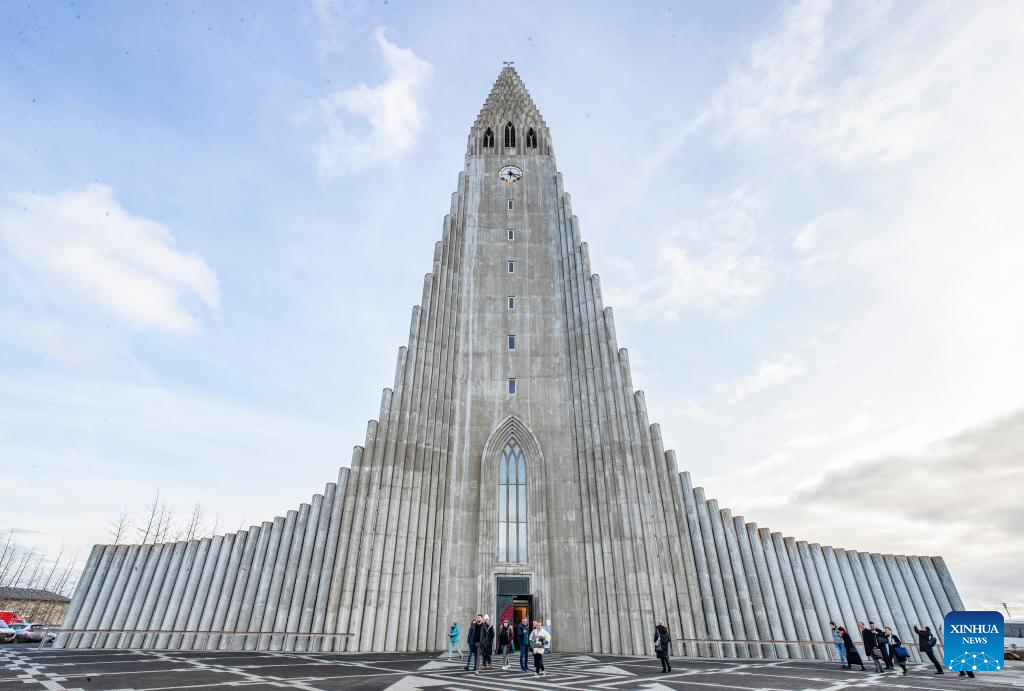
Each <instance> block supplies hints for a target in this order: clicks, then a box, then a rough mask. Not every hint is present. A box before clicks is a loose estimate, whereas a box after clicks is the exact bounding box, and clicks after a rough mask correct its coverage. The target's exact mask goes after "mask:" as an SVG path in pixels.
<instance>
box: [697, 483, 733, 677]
mask: <svg viewBox="0 0 1024 691" xmlns="http://www.w3.org/2000/svg"><path fill="white" fill-rule="evenodd" d="M693 499H694V502H695V503H696V505H697V516H698V519H699V522H700V535H701V539H702V540H703V542H704V553H705V555H706V556H707V564H708V575H709V576H710V579H711V592H712V594H713V597H714V601H715V609H716V610H717V613H718V629H719V632H720V635H721V638H722V639H723V640H726V641H732V640H735V638H736V636H735V635H734V634H733V629H732V622H731V621H730V618H729V606H728V601H727V600H726V596H725V586H724V584H723V582H722V567H721V562H720V561H719V559H718V548H717V547H716V546H715V536H714V532H713V530H712V528H711V518H710V514H709V512H708V504H707V498H706V497H705V496H704V488H702V487H695V488H694V489H693ZM722 655H723V656H725V657H736V645H735V644H734V643H726V644H724V645H723V646H722Z"/></svg>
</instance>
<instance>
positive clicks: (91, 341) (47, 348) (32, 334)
mask: <svg viewBox="0 0 1024 691" xmlns="http://www.w3.org/2000/svg"><path fill="white" fill-rule="evenodd" d="M21 333H22V336H23V337H24V339H25V340H26V341H27V342H28V343H29V344H30V345H32V346H33V347H34V348H36V349H37V350H39V351H41V352H43V353H45V354H46V355H48V356H50V357H51V358H53V359H54V360H57V361H58V362H61V363H63V364H65V365H74V366H83V365H89V364H92V363H93V362H94V361H95V359H96V356H97V355H99V353H100V352H101V351H103V350H105V349H106V348H107V345H106V343H104V342H103V341H102V340H101V339H100V338H99V337H98V336H96V335H95V334H92V333H87V332H84V331H72V330H70V329H69V328H68V327H66V326H65V325H64V324H61V323H60V322H58V321H53V320H51V319H44V320H36V321H32V322H29V323H28V324H25V325H24V327H23V328H22V329H21Z"/></svg>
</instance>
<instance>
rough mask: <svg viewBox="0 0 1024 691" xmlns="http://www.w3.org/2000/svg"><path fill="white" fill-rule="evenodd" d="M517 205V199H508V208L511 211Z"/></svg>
mask: <svg viewBox="0 0 1024 691" xmlns="http://www.w3.org/2000/svg"><path fill="white" fill-rule="evenodd" d="M515 206H516V205H515V201H514V200H512V199H509V200H508V210H509V211H511V210H512V209H514V208H515Z"/></svg>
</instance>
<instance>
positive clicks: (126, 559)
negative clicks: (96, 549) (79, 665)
mask: <svg viewBox="0 0 1024 691" xmlns="http://www.w3.org/2000/svg"><path fill="white" fill-rule="evenodd" d="M117 550H118V552H120V553H121V554H122V557H121V561H120V564H118V567H117V572H116V578H115V580H114V584H113V587H112V588H111V590H110V596H109V597H108V598H107V603H106V606H105V607H104V608H103V614H102V616H101V617H100V623H99V628H101V629H110V628H112V626H113V623H114V615H115V614H116V613H117V609H118V607H119V606H120V605H121V601H122V599H123V598H124V595H125V590H126V588H127V586H128V580H129V578H130V577H131V575H132V573H133V567H134V566H135V558H136V556H137V555H138V553H139V546H138V545H119V546H118V548H117ZM112 575H113V574H112ZM108 640H112V637H111V635H110V634H106V633H100V634H97V635H96V638H95V639H94V640H93V645H92V647H94V648H106V647H107V646H108Z"/></svg>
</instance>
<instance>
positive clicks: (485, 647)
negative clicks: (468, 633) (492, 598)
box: [480, 614, 494, 669]
mask: <svg viewBox="0 0 1024 691" xmlns="http://www.w3.org/2000/svg"><path fill="white" fill-rule="evenodd" d="M482 626H483V628H482V629H481V630H480V653H481V655H482V656H483V661H484V665H483V666H484V669H490V668H491V653H492V652H494V626H493V625H492V624H491V617H490V615H489V614H485V615H484V621H483V624H482Z"/></svg>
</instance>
